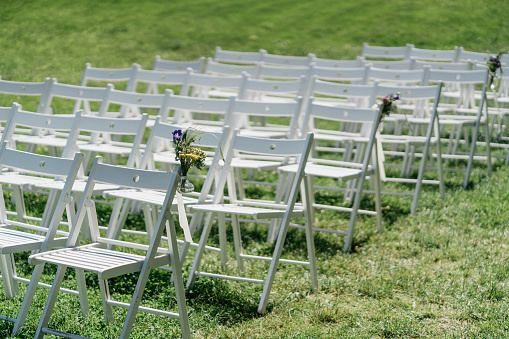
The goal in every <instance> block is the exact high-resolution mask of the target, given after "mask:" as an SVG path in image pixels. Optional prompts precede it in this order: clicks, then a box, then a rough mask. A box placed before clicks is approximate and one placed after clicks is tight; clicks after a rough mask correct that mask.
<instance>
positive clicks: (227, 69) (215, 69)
mask: <svg viewBox="0 0 509 339" xmlns="http://www.w3.org/2000/svg"><path fill="white" fill-rule="evenodd" d="M258 65H259V63H258V62H256V63H255V64H252V65H245V64H241V65H235V64H224V63H220V62H216V61H214V60H213V59H212V58H209V59H208V60H207V65H206V66H205V71H204V72H203V73H205V74H212V75H242V74H243V73H247V74H248V75H249V76H250V77H256V75H257V74H258V67H259V66H258Z"/></svg>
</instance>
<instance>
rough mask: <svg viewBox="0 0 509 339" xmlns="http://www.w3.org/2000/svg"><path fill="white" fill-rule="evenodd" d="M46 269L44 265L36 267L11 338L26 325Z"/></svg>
mask: <svg viewBox="0 0 509 339" xmlns="http://www.w3.org/2000/svg"><path fill="white" fill-rule="evenodd" d="M43 269H44V264H39V265H35V267H34V271H33V273H32V277H31V278H30V282H29V284H28V287H27V290H26V292H25V296H24V297H23V303H22V304H21V307H20V309H19V312H18V316H17V317H16V321H15V322H14V329H13V330H12V333H11V336H12V337H15V336H17V335H18V333H19V330H20V329H21V327H23V325H24V324H25V321H26V318H27V315H28V311H29V309H30V305H31V304H32V300H33V299H34V295H35V291H36V289H37V286H38V284H39V280H40V279H41V275H42V271H43Z"/></svg>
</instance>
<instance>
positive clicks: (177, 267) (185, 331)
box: [120, 214, 191, 338]
mask: <svg viewBox="0 0 509 339" xmlns="http://www.w3.org/2000/svg"><path fill="white" fill-rule="evenodd" d="M170 215H171V214H170ZM167 220H168V221H169V222H170V223H171V225H172V226H171V227H168V226H167V227H166V229H167V233H168V234H167V236H168V242H169V247H170V251H171V252H172V254H171V255H170V258H171V266H172V272H173V276H174V279H173V284H174V286H175V294H176V297H177V307H178V312H179V320H180V328H181V330H182V337H183V338H190V337H191V329H190V327H189V318H188V315H187V306H186V298H185V294H184V284H183V282H182V265H181V263H180V260H179V256H178V246H177V240H176V239H177V234H176V232H175V225H174V221H173V219H172V216H171V217H170V218H168V219H167ZM161 233H162V230H161V231H160V233H158V234H156V236H157V237H158V238H159V240H160V238H161ZM159 240H157V241H156V243H158V242H159ZM154 255H155V252H154V253H153V254H152V255H151V257H153V256H154ZM151 259H152V258H147V259H146V260H145V262H144V263H143V267H142V269H141V272H140V276H139V278H138V282H137V284H136V288H135V290H134V294H133V297H132V299H131V304H130V305H129V310H128V311H127V315H126V318H125V321H124V325H123V327H122V332H121V333H120V338H129V334H130V333H131V330H132V328H133V325H134V320H135V318H136V313H138V309H139V306H140V303H141V298H142V296H143V291H144V290H145V286H146V284H147V281H148V276H149V274H150V271H151V265H150V261H151Z"/></svg>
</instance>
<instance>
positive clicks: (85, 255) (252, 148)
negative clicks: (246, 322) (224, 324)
mask: <svg viewBox="0 0 509 339" xmlns="http://www.w3.org/2000/svg"><path fill="white" fill-rule="evenodd" d="M311 107H313V112H314V111H315V109H316V114H319V113H320V112H322V113H320V114H324V117H327V116H328V115H330V112H329V111H330V110H334V111H335V112H336V114H334V119H335V120H338V121H344V122H348V123H353V122H355V123H362V124H370V125H371V129H370V131H371V132H369V133H368V134H367V140H368V142H367V145H366V150H367V151H366V152H365V155H364V158H363V159H362V161H361V164H362V166H361V167H358V168H357V169H355V168H354V169H353V170H350V171H349V172H348V176H349V177H350V178H351V179H352V178H353V177H354V175H353V173H352V171H356V172H357V176H356V178H357V179H358V187H359V189H360V191H358V192H357V195H356V196H355V202H354V210H355V207H357V208H358V206H359V204H360V199H361V194H362V187H363V186H364V185H363V184H364V180H365V179H366V177H367V175H370V176H371V177H372V178H376V173H377V172H376V164H378V161H376V160H375V161H373V162H372V161H371V150H372V149H373V148H374V147H375V144H376V142H375V140H376V134H377V133H376V132H377V129H378V123H379V121H380V111H378V110H372V109H352V108H349V109H344V108H332V107H330V106H319V105H318V104H311ZM12 110H13V112H14V111H15V110H19V107H16V106H15V105H14V106H13V108H12ZM13 114H14V113H13ZM18 114H19V112H18ZM163 126H165V124H164V123H161V122H159V119H157V121H156V123H155V125H154V128H155V129H154V130H156V129H159V128H162V127H163ZM166 127H167V126H166ZM224 131H225V132H224V133H228V134H229V132H227V130H224ZM154 133H155V132H154ZM168 134H170V133H168ZM164 135H166V133H165V134H164ZM228 138H230V137H228ZM222 140H224V139H222ZM312 141H313V134H309V135H307V137H306V138H305V139H260V138H251V137H244V136H240V135H238V132H235V133H233V134H232V135H231V139H230V141H228V142H225V144H224V145H223V147H224V148H225V152H226V156H225V157H224V161H222V160H221V158H222V157H221V156H219V153H220V152H218V151H217V150H216V152H215V156H214V159H213V162H212V163H211V164H210V166H211V167H210V168H211V169H210V170H209V171H208V175H207V179H206V181H207V180H208V181H209V182H210V181H212V180H215V181H216V183H215V184H214V185H212V184H210V183H208V184H205V185H204V187H205V190H202V192H201V194H200V197H201V198H202V199H203V200H207V199H210V196H211V195H210V193H211V192H208V191H207V190H208V189H213V192H214V194H213V196H212V201H211V202H208V203H204V204H200V203H198V204H190V205H189V209H190V210H192V211H193V212H194V213H193V219H192V220H191V230H193V231H195V230H196V229H197V227H196V226H197V223H198V221H199V220H203V219H200V218H199V215H200V213H201V214H203V213H208V212H214V213H220V214H221V215H223V214H225V213H226V214H231V215H232V220H233V221H234V223H233V231H234V239H235V249H236V251H235V254H236V258H237V267H238V269H239V271H241V272H242V268H243V261H244V260H246V259H252V260H268V261H269V262H270V268H269V272H268V274H267V276H266V278H265V279H257V278H245V277H233V276H225V275H222V274H217V273H210V272H204V271H203V270H201V269H200V261H201V257H202V255H203V251H204V250H207V249H209V247H208V246H207V245H206V243H207V238H208V236H209V234H210V227H211V226H212V224H211V222H210V221H211V219H210V216H207V217H206V218H205V219H204V220H205V221H204V228H203V231H202V233H201V237H200V242H199V244H198V250H197V254H196V255H195V257H194V260H193V265H192V269H191V272H190V276H189V278H188V288H192V286H193V284H194V282H195V280H196V277H197V276H207V277H214V278H223V279H234V280H238V281H242V282H250V283H259V284H263V285H264V290H263V293H262V297H261V300H260V305H259V311H260V312H264V311H265V309H266V306H267V302H268V298H269V295H270V290H271V287H272V285H273V283H274V275H275V273H276V270H277V268H278V265H279V263H280V262H282V263H290V264H299V265H306V266H308V267H309V269H310V273H311V286H312V289H313V290H314V289H316V288H317V275H316V263H315V261H316V259H315V254H314V246H313V230H312V220H311V219H310V217H309V215H310V214H309V201H307V200H308V199H307V197H308V196H309V193H306V192H307V191H306V187H308V185H302V190H303V191H302V192H303V194H302V196H303V200H304V201H303V202H302V203H299V204H296V202H297V196H298V192H299V190H301V188H300V187H301V183H302V179H303V178H305V177H306V175H305V173H306V172H305V168H306V163H307V160H308V157H309V154H310V152H311V149H312ZM7 146H8V142H6V143H4V144H3V148H2V149H1V150H0V161H1V164H2V166H5V167H7V168H11V169H13V170H15V173H12V174H10V173H9V172H5V173H4V174H2V175H1V176H0V177H4V176H9V175H18V174H19V173H20V172H24V171H29V172H35V173H43V174H45V175H51V174H53V175H54V176H56V177H57V178H58V179H57V180H60V181H61V182H62V183H64V185H63V189H62V190H61V193H60V195H57V198H58V197H59V198H58V199H57V200H58V201H59V203H58V205H57V206H63V205H64V204H67V205H66V206H67V207H68V212H67V215H68V218H69V221H68V223H67V225H68V227H69V229H70V231H69V233H68V234H66V233H60V231H58V230H57V229H58V225H60V219H61V217H62V214H63V207H57V208H56V209H54V211H53V210H52V211H50V212H47V213H50V215H51V216H52V217H51V223H50V224H49V225H48V228H47V230H48V232H47V235H46V236H45V237H44V236H43V237H40V238H38V239H37V241H35V242H34V241H32V242H31V244H32V245H30V246H32V247H30V248H29V249H38V250H41V252H40V253H38V254H33V255H32V256H31V257H30V258H29V261H30V263H32V264H34V265H36V266H35V267H36V271H35V272H34V274H33V275H32V279H31V281H30V285H29V289H28V292H27V293H26V294H25V298H24V302H23V305H22V308H21V310H20V312H19V314H18V317H17V318H16V319H13V318H9V317H5V316H4V317H3V318H4V319H7V320H12V321H14V322H15V329H14V332H13V333H14V334H15V333H16V332H17V331H19V328H20V326H22V324H23V322H24V319H25V318H26V315H27V314H28V310H29V307H30V303H31V300H32V298H33V295H34V293H35V288H36V287H37V285H38V284H37V283H38V280H39V278H40V276H41V273H42V268H43V266H44V264H45V263H53V264H57V265H59V269H58V271H57V274H56V277H55V280H54V283H53V284H52V286H51V292H50V295H49V297H48V302H47V303H46V306H45V309H44V311H43V314H42V317H41V321H40V323H39V326H38V329H37V333H36V337H42V336H43V334H44V333H50V334H57V333H59V334H60V335H61V334H62V333H60V332H58V331H57V330H53V329H50V328H48V327H47V326H48V322H49V318H50V316H51V312H52V309H53V307H54V305H55V302H56V298H57V295H58V292H59V290H60V287H61V284H62V279H63V277H64V272H65V269H66V268H67V267H72V268H75V269H76V271H77V274H78V275H79V277H83V271H84V270H87V271H94V272H96V273H98V277H99V281H100V284H99V286H100V287H101V295H102V297H103V307H104V312H105V318H106V322H110V321H111V320H112V310H111V306H120V307H127V308H129V312H128V315H127V317H126V320H125V323H124V328H123V330H122V333H121V335H120V336H121V337H127V336H128V335H129V332H130V331H131V328H132V326H133V324H134V316H135V314H136V312H137V311H138V310H141V311H146V312H152V313H156V314H160V315H166V316H170V317H175V318H179V319H180V323H181V328H182V334H183V336H184V337H187V336H189V335H190V329H189V322H188V318H187V311H186V308H185V297H184V290H183V285H182V276H181V273H180V271H181V262H180V261H179V255H177V252H176V251H177V248H178V247H177V243H176V232H175V228H174V223H173V216H172V214H171V212H170V211H171V210H172V205H174V195H175V190H176V181H177V176H178V173H176V172H175V171H173V172H170V173H168V172H164V171H157V172H150V171H147V170H140V169H133V168H129V167H126V166H123V167H118V166H113V165H105V164H102V163H101V160H100V158H96V160H95V162H94V164H93V165H92V169H91V171H90V174H89V176H88V179H87V181H86V186H85V190H84V194H83V195H82V198H81V202H80V204H79V207H78V209H77V212H76V215H74V212H73V206H72V204H71V202H72V199H71V198H70V197H71V192H72V187H74V184H75V181H76V177H77V173H78V172H79V167H80V165H79V162H81V156H76V157H74V161H72V162H71V161H70V160H69V161H68V165H67V167H64V166H63V165H62V164H63V163H62V164H60V165H58V164H55V165H53V162H54V161H53V158H51V157H48V156H41V155H33V154H30V153H27V152H21V151H17V150H14V149H10V148H8V147H7ZM239 152H241V153H244V152H247V153H248V154H260V155H269V156H272V157H278V158H282V159H286V160H284V161H283V164H285V165H288V166H287V167H284V168H281V170H282V171H283V173H288V174H287V177H288V178H287V179H286V180H287V181H286V185H287V187H289V188H290V189H289V190H288V192H287V193H288V195H284V196H283V197H279V200H276V201H274V202H272V203H271V204H263V203H262V202H261V201H258V200H252V199H247V200H245V199H242V196H237V195H235V194H233V193H231V190H233V189H234V187H235V185H234V183H235V182H237V180H235V179H234V178H231V179H230V178H229V177H230V175H232V174H234V173H237V172H236V171H233V169H232V166H233V165H232V163H233V159H234V158H235V157H237V158H238V153H239ZM149 154H150V152H146V153H145V155H146V156H147V157H148V156H149ZM11 159H12V160H11ZM27 159H30V160H27ZM55 161H56V160H55ZM220 162H223V163H222V164H221V165H220ZM43 163H44V164H45V165H44V166H42V164H43ZM296 165H297V167H296ZM46 166H48V167H47V168H48V171H47V172H46V171H45V169H46ZM57 166H60V169H59V171H58V172H56V170H54V169H55V168H56V167H57ZM272 166H273V167H274V166H276V167H279V166H280V165H279V164H278V165H276V164H274V163H273V164H272ZM69 168H72V172H69V173H72V174H69V175H67V176H66V177H67V179H65V181H62V180H63V179H62V177H65V173H66V170H67V169H69ZM52 171H54V172H52ZM373 171H374V172H373ZM291 178H294V179H291ZM290 179H291V180H293V181H290ZM41 180H42V179H41ZM45 180H47V181H53V180H51V179H45ZM96 182H97V183H101V184H106V183H108V184H112V185H113V186H120V187H123V189H120V190H119V189H116V190H112V191H109V193H106V192H105V194H111V196H113V197H115V194H120V195H117V196H116V197H118V198H122V199H125V198H128V197H129V198H131V199H132V196H130V195H129V194H128V192H132V189H133V188H134V189H135V192H136V193H137V194H139V193H140V192H141V191H140V189H143V190H154V189H155V190H156V191H161V190H162V191H163V194H159V193H156V196H160V197H161V199H162V203H156V205H159V208H158V209H156V210H155V211H152V212H149V211H148V208H149V206H147V214H150V213H155V214H156V215H158V217H157V218H156V219H155V220H156V222H155V224H154V225H153V226H154V228H153V229H152V230H151V231H150V232H149V234H150V238H151V241H150V242H149V244H150V245H149V246H142V245H133V244H130V243H127V242H126V241H121V240H119V238H118V236H119V234H120V233H119V229H120V228H121V227H122V226H121V223H117V222H110V224H109V226H108V228H107V229H106V236H102V234H104V233H101V230H100V229H99V227H98V218H97V214H96V212H95V208H94V201H93V200H91V196H93V195H94V193H93V191H94V189H95V185H96ZM163 182H164V183H168V188H165V187H161V183H163ZM227 182H228V189H229V190H230V194H229V195H228V199H227V201H228V204H224V203H223V195H222V192H223V191H224V186H225V184H226V183H227ZM291 182H292V184H290V183H291ZM40 185H41V187H49V186H47V185H46V183H41V184H40ZM164 192H166V193H164ZM123 193H127V194H126V195H122V194H123ZM145 193H146V192H145ZM151 198H152V201H149V202H148V205H153V204H154V202H153V200H154V196H152V197H151ZM225 198H226V197H225ZM378 198H379V195H378ZM143 199H146V198H143ZM143 199H142V200H143ZM144 202H145V203H147V201H146V200H144ZM0 207H1V206H0ZM3 208H5V206H3ZM377 210H378V212H380V203H379V201H377ZM128 211H130V209H129V208H128V206H125V205H124V209H122V213H128ZM241 215H248V216H251V217H254V218H269V219H274V218H281V219H282V220H283V221H282V222H281V223H280V224H279V225H278V227H276V228H275V229H274V233H275V235H276V237H277V240H276V246H275V250H274V253H273V255H272V257H266V258H262V257H259V256H254V255H248V254H244V253H243V251H242V247H241V243H240V233H239V232H240V228H239V226H238V216H241ZM233 216H235V217H234V218H233ZM293 217H304V221H305V224H306V226H305V230H306V238H307V241H306V242H307V247H308V251H307V255H308V261H307V262H300V261H295V260H285V259H281V254H282V248H283V244H284V241H285V237H286V233H287V231H288V227H289V226H290V218H293ZM85 218H86V219H88V223H89V227H90V229H91V231H90V233H91V236H92V244H90V245H84V246H78V247H77V245H78V244H77V239H78V235H79V233H80V230H81V229H82V225H83V223H84V220H85ZM181 218H182V217H181ZM378 218H379V220H380V214H378ZM119 219H122V218H119ZM119 219H117V220H119ZM149 219H150V218H149ZM219 220H220V221H221V220H223V221H224V217H222V218H219ZM351 220H352V221H351V226H350V228H352V231H353V226H352V223H354V222H355V213H352V219H351ZM181 221H182V219H181ZM4 223H5V226H4V227H2V228H0V230H4V229H5V230H6V231H5V232H6V235H5V237H7V236H11V237H12V236H13V234H14V233H15V234H14V235H17V236H20V234H18V233H16V232H21V231H19V230H12V226H16V227H27V228H30V226H27V225H26V224H25V223H23V222H11V221H8V219H7V218H5V219H4ZM219 227H220V230H219V232H220V235H221V236H220V238H221V241H220V243H221V246H220V249H219V251H220V252H221V257H222V259H223V261H222V262H223V264H224V263H225V259H226V251H225V246H224V245H225V244H224V240H225V239H226V237H225V236H224V232H225V227H224V223H223V222H220V223H219ZM380 227H381V225H380ZM44 228H45V227H42V228H41V229H40V230H44ZM165 228H166V231H167V237H165V238H162V233H163V231H164V229H165ZM32 229H33V228H32ZM7 230H8V231H7ZM349 231H350V230H349ZM2 232H3V231H2ZM57 233H58V234H62V235H63V236H64V238H63V239H60V240H59V241H60V242H59V244H62V243H65V245H64V247H63V248H61V249H57V250H51V251H48V250H50V249H53V247H54V246H55V245H54V243H53V242H52V241H53V238H54V237H55V234H57ZM352 234H353V233H352ZM3 236H4V235H2V237H0V241H1V240H4V238H3ZM161 239H163V244H164V242H167V243H168V245H167V246H169V248H167V249H164V247H163V246H164V245H163V244H161ZM1 243H2V244H4V243H3V242H1ZM6 243H8V241H6ZM45 244H51V245H45ZM189 245H190V243H189V242H188V241H186V242H184V245H183V246H182V247H181V251H182V252H181V255H180V257H181V260H182V258H185V251H186V248H188V246H189ZM27 246H28V245H26V244H25V243H24V242H23V241H20V243H19V244H18V246H14V247H13V246H12V244H11V247H10V251H11V252H5V253H4V252H2V253H3V254H2V259H5V260H10V261H9V262H7V263H6V266H5V267H4V266H2V278H3V280H4V281H8V282H9V283H4V286H7V287H9V288H11V292H10V293H15V292H16V291H15V287H14V286H15V285H16V283H17V282H16V274H15V271H14V272H12V267H13V264H12V260H13V257H12V253H14V252H16V251H25V250H27ZM120 246H128V247H132V246H134V248H135V249H137V250H141V249H143V250H147V254H146V255H145V256H138V255H128V254H125V253H124V254H122V253H119V252H112V251H113V250H114V249H115V248H117V247H120ZM2 248H3V247H2ZM157 252H159V254H157ZM9 253H10V254H9ZM156 254H157V255H156ZM113 258H116V259H115V260H113ZM92 262H93V263H95V264H93V265H92V264H91V263H92ZM170 263H171V267H172V273H173V282H174V283H175V288H176V291H177V299H178V313H171V312H167V311H161V310H154V309H150V308H147V307H141V306H140V305H139V302H140V299H141V298H140V297H139V295H141V293H143V290H144V286H145V284H146V282H147V277H148V273H149V272H150V269H151V268H152V267H158V266H161V265H168V264H170ZM149 267H150V268H149ZM9 268H11V270H9ZM136 271H138V272H140V271H141V273H140V277H139V280H138V286H137V288H136V292H135V295H134V296H133V301H132V302H131V303H130V304H123V303H120V302H117V301H114V300H111V298H110V296H109V292H108V279H109V278H112V277H114V276H118V275H120V274H126V273H130V272H136ZM9 274H10V276H9ZM78 280H79V291H78V292H77V293H76V292H71V293H74V294H78V295H79V296H80V301H81V303H82V311H83V312H84V313H86V312H87V311H88V305H87V295H86V287H85V285H84V279H81V278H79V279H78ZM69 292H70V291H69Z"/></svg>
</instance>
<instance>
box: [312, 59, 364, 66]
mask: <svg viewBox="0 0 509 339" xmlns="http://www.w3.org/2000/svg"><path fill="white" fill-rule="evenodd" d="M363 60H364V58H363V57H361V56H358V57H357V58H355V60H336V59H323V58H318V57H316V56H313V58H312V63H313V64H314V65H315V66H318V67H328V68H358V67H362V66H363V64H364V63H363Z"/></svg>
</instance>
